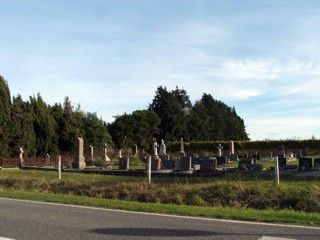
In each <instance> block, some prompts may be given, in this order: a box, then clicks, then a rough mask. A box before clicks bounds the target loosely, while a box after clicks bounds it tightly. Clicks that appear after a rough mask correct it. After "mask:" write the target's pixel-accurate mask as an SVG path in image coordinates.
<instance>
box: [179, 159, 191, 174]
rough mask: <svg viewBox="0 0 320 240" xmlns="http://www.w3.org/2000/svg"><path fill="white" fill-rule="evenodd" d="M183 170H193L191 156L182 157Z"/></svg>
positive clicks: (181, 167) (181, 165)
mask: <svg viewBox="0 0 320 240" xmlns="http://www.w3.org/2000/svg"><path fill="white" fill-rule="evenodd" d="M179 170H181V171H189V170H191V157H180V167H179Z"/></svg>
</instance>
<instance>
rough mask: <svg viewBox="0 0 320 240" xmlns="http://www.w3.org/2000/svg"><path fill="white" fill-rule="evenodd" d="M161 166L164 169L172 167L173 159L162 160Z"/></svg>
mask: <svg viewBox="0 0 320 240" xmlns="http://www.w3.org/2000/svg"><path fill="white" fill-rule="evenodd" d="M163 167H164V168H165V169H174V161H173V160H165V161H163Z"/></svg>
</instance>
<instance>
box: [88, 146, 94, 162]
mask: <svg viewBox="0 0 320 240" xmlns="http://www.w3.org/2000/svg"><path fill="white" fill-rule="evenodd" d="M89 148H90V159H91V161H93V146H92V145H90V146H89Z"/></svg>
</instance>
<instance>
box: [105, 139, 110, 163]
mask: <svg viewBox="0 0 320 240" xmlns="http://www.w3.org/2000/svg"><path fill="white" fill-rule="evenodd" d="M104 160H105V161H106V162H109V161H110V158H109V157H108V144H107V143H105V144H104Z"/></svg>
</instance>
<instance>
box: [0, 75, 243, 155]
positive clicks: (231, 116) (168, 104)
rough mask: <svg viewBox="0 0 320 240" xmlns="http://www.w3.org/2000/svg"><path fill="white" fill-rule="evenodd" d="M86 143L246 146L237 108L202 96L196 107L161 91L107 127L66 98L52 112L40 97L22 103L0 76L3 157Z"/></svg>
mask: <svg viewBox="0 0 320 240" xmlns="http://www.w3.org/2000/svg"><path fill="white" fill-rule="evenodd" d="M78 137H82V138H83V139H84V140H85V141H84V142H85V147H88V146H89V145H92V146H94V147H95V148H102V147H103V146H104V143H107V144H108V145H109V146H115V147H117V148H126V147H132V146H133V145H135V144H136V145H138V146H139V147H140V148H144V149H146V150H147V149H148V148H149V146H150V144H151V142H152V139H153V138H157V139H165V140H166V142H170V141H171V142H173V141H179V140H180V138H181V137H183V138H184V139H185V141H204V140H206V141H210V140H213V141H216V140H248V135H247V133H246V131H245V125H244V121H243V120H242V119H241V118H240V117H239V116H238V115H237V113H236V111H235V109H234V108H230V107H228V106H227V105H226V104H224V103H223V102H221V101H217V100H215V99H213V97H212V96H211V95H210V94H206V93H204V94H203V96H202V98H201V99H200V100H198V101H196V103H195V104H194V105H192V104H191V101H190V99H189V96H188V94H187V92H186V91H185V90H183V89H179V88H178V87H176V89H175V90H172V91H169V90H167V89H166V87H162V86H160V87H158V88H157V90H156V92H155V96H154V98H153V100H152V102H151V103H150V104H149V107H148V109H145V110H137V111H134V112H132V113H131V114H127V113H125V114H123V115H118V116H116V117H115V120H114V122H112V123H109V124H107V123H106V122H105V121H104V120H103V119H102V118H99V117H98V116H97V114H96V113H90V112H87V113H85V112H84V111H83V110H81V108H80V106H79V105H77V106H74V105H72V104H71V101H70V99H69V98H68V97H66V98H65V99H64V103H63V104H61V103H55V104H54V105H53V106H51V105H49V104H47V103H45V101H44V100H43V99H42V97H41V95H40V94H37V96H30V97H29V99H28V100H27V101H24V100H23V99H22V97H21V96H20V95H17V96H14V97H12V98H11V95H10V90H9V86H8V83H7V81H6V80H5V79H4V78H3V77H2V76H0V139H1V141H0V156H2V157H5V156H17V155H18V152H19V147H20V146H21V147H23V149H24V152H25V154H26V155H27V156H44V155H45V154H47V153H50V154H57V153H59V152H67V151H73V150H74V147H75V141H76V139H77V138H78Z"/></svg>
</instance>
